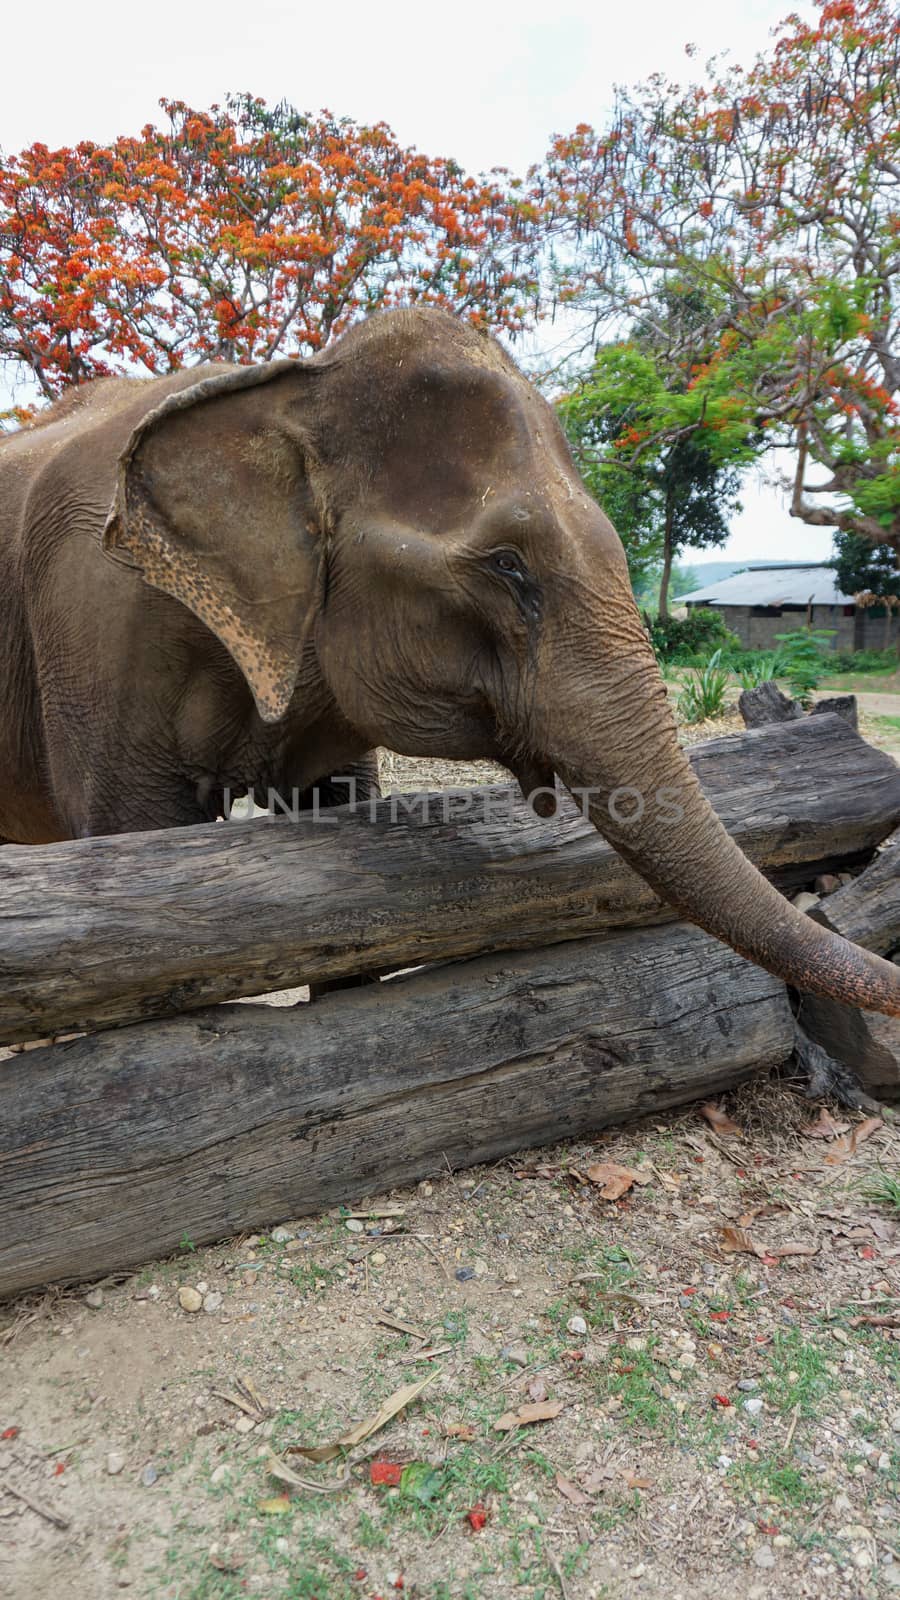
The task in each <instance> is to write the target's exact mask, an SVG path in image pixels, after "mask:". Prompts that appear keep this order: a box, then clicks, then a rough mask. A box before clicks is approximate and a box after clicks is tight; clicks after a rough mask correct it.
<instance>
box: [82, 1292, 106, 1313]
mask: <svg viewBox="0 0 900 1600" xmlns="http://www.w3.org/2000/svg"><path fill="white" fill-rule="evenodd" d="M84 1303H85V1305H86V1306H90V1308H91V1310H92V1311H99V1310H100V1307H101V1306H102V1304H103V1290H102V1289H89V1290H88V1292H87V1294H86V1295H85V1297H84Z"/></svg>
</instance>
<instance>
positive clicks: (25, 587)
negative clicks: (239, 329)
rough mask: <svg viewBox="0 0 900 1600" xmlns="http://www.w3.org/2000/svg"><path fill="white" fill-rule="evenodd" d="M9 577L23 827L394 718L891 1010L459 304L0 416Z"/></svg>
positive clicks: (125, 815) (729, 926) (164, 793)
mask: <svg viewBox="0 0 900 1600" xmlns="http://www.w3.org/2000/svg"><path fill="white" fill-rule="evenodd" d="M0 593H2V596H3V599H2V608H3V615H2V638H0V666H2V670H3V674H4V681H5V684H6V694H5V697H4V700H5V705H4V709H3V711H2V713H0V767H2V771H3V774H4V784H3V792H2V794H0V835H3V836H4V837H5V838H7V839H11V840H14V841H19V842H24V843H30V842H34V843H39V842H41V841H49V840H56V839H68V838H76V837H83V836H88V835H93V834H97V833H115V832H118V831H122V830H132V829H144V828H167V827H173V826H178V825H183V824H189V823H195V822H200V821H203V820H205V819H207V818H208V817H210V816H211V815H214V814H216V811H217V809H219V807H220V805H221V796H222V794H223V791H224V790H225V789H226V788H228V787H231V788H233V789H238V788H248V787H257V788H258V787H261V788H263V789H265V788H266V787H267V786H274V787H275V788H276V789H277V790H279V791H280V792H288V793H289V792H291V791H293V790H300V791H307V790H309V789H310V788H311V787H312V786H313V785H315V784H316V783H317V782H318V781H319V780H320V779H322V777H323V775H329V774H331V775H336V774H343V773H346V772H348V771H349V770H350V769H351V768H352V767H353V766H354V765H357V764H360V763H362V764H363V766H364V764H365V762H366V761H367V759H370V757H369V756H368V753H369V752H371V751H372V750H374V749H375V748H376V747H377V746H379V745H384V746H387V747H389V748H390V749H393V750H396V751H399V752H400V753H402V754H406V755H410V756H441V757H444V758H449V759H454V758H456V759H465V760H476V759H488V760H492V761H495V762H498V763H500V764H501V765H503V766H504V767H506V768H507V769H508V770H509V771H510V772H511V773H512V774H513V776H514V777H515V778H516V779H517V781H518V783H519V785H520V787H521V788H522V789H523V791H524V792H525V793H526V795H530V794H533V793H534V792H535V791H539V796H542V799H541V798H540V797H539V798H538V800H537V801H536V802H535V804H536V809H540V808H541V805H542V804H543V806H544V809H546V807H547V804H548V794H547V791H549V790H552V788H553V786H554V783H555V782H556V780H557V779H558V780H559V782H560V783H561V784H562V785H563V786H564V787H566V788H568V789H569V790H570V791H572V792H573V793H580V794H582V795H583V796H586V799H585V801H584V804H585V809H586V813H587V814H588V815H589V816H590V818H591V821H592V822H593V823H594V825H595V826H596V827H597V829H598V830H599V831H600V832H601V833H602V834H603V835H604V836H605V837H606V838H607V839H608V840H609V842H610V843H611V844H612V845H613V846H614V847H615V848H616V849H617V850H618V851H619V852H620V854H621V855H622V856H623V857H624V859H625V860H626V861H627V862H628V863H629V864H630V865H631V866H632V867H633V868H634V869H635V870H636V871H637V872H638V873H639V874H641V875H642V877H643V878H644V879H645V880H646V881H647V882H648V883H649V884H650V885H651V887H652V888H653V889H654V890H655V891H656V892H657V893H658V894H659V895H660V896H661V897H662V898H663V899H664V900H667V901H668V902H670V903H671V904H672V905H673V906H674V907H675V908H676V910H677V911H678V912H679V913H680V914H681V915H682V916H684V917H685V918H687V919H689V920H691V921H693V922H695V923H697V924H699V925H700V926H701V927H703V928H705V929H706V930H707V931H708V932H709V933H711V934H713V935H714V936H715V937H717V938H719V939H721V940H723V941H724V942H725V943H727V944H729V945H731V946H732V947H733V948H734V949H735V950H737V951H738V952H739V953H741V954H742V955H744V956H746V957H747V958H749V959H750V960H752V961H755V962H757V963H758V964H759V965H760V966H762V967H764V968H766V969H767V970H769V971H770V972H772V973H774V974H776V975H778V976H780V977H781V978H783V979H784V980H785V981H787V982H789V983H791V984H793V985H795V986H796V987H797V988H798V989H800V990H808V991H811V992H816V993H819V994H823V995H827V996H830V997H832V998H835V999H838V1000H841V1001H844V1002H847V1003H849V1004H856V1005H861V1006H864V1007H868V1008H870V1009H874V1010H880V1011H884V1012H887V1013H888V1014H890V1015H894V1016H896V1015H900V970H898V968H897V967H895V966H893V965H892V964H891V963H890V962H887V961H884V960H882V959H880V958H879V957H877V956H875V955H873V954H871V953H869V952H867V951H865V950H862V949H860V948H858V947H857V946H855V945H852V944H849V943H847V942H846V941H844V940H842V939H841V938H839V937H838V936H837V935H835V934H833V933H832V932H831V931H830V930H827V929H826V928H824V927H822V926H820V925H819V924H818V923H815V922H813V921H812V920H810V918H808V917H806V916H805V915H803V914H802V913H801V912H800V911H798V910H797V909H796V908H795V907H794V906H793V905H791V904H790V902H789V901H788V900H787V899H785V898H784V897H783V896H782V895H781V894H780V893H779V892H778V890H777V889H775V888H774V887H773V886H772V885H771V884H770V883H769V882H768V880H767V879H765V878H764V877H763V876H762V875H761V874H760V873H759V872H758V871H757V869H756V868H755V867H754V866H753V865H752V864H751V863H750V861H749V860H748V859H747V858H746V857H745V856H744V855H743V853H742V851H741V850H740V848H739V846H738V845H737V844H736V843H735V841H734V840H733V839H731V837H730V836H729V835H728V834H727V832H726V831H725V829H724V828H723V826H722V824H721V822H720V820H719V819H718V817H717V816H716V814H715V812H714V811H713V810H712V808H711V806H710V805H709V803H708V802H707V800H706V798H705V796H704V795H703V792H702V790H701V788H700V786H699V784H698V782H697V780H696V778H695V776H694V774H693V771H692V769H691V767H690V765H689V763H688V761H687V759H686V757H685V754H684V752H683V750H682V748H681V746H680V744H679V741H678V737H677V731H676V726H675V722H674V719H673V716H672V713H671V709H670V707H669V703H668V700H667V697H666V688H665V684H664V683H663V680H662V678H661V675H660V672H659V669H658V665H657V662H656V658H655V656H654V654H653V650H652V648H651V645H650V641H649V639H648V635H647V631H646V628H645V626H644V624H643V622H642V620H641V617H640V614H639V612H638V609H637V606H636V604H635V601H634V598H633V595H632V590H631V585H630V583H629V577H628V567H627V562H626V559H625V554H624V551H623V548H622V545H621V542H620V540H619V538H618V536H617V535H616V533H615V530H614V529H613V527H612V524H611V523H610V522H609V520H608V518H607V517H606V515H605V514H604V512H603V510H602V509H601V508H600V507H599V506H598V505H597V503H596V502H595V501H594V500H593V499H592V498H591V496H590V495H589V494H588V492H587V490H586V488H585V486H584V484H583V483H582V481H581V479H580V477H579V475H578V473H577V470H576V468H575V465H574V463H573V461H572V457H571V455H570V452H569V449H568V446H567V444H566V440H565V437H564V435H563V433H562V430H561V428H560V426H559V423H558V421H557V419H556V416H555V414H554V412H553V410H552V408H551V406H550V405H549V404H548V403H547V402H546V400H545V399H544V398H543V397H542V396H541V395H540V394H539V392H538V391H537V389H536V388H535V387H534V386H533V385H532V384H531V383H530V382H529V381H528V380H527V379H526V377H525V376H524V375H523V374H522V373H521V371H520V370H519V368H518V367H517V366H516V364H515V363H514V362H513V360H512V359H511V357H510V356H509V355H507V353H506V352H505V351H504V350H503V349H502V348H501V346H500V345H499V344H498V343H497V342H496V341H495V340H493V339H492V338H491V337H490V336H489V335H487V334H486V333H484V332H481V331H479V330H477V329H476V328H474V327H473V326H471V325H470V324H469V323H467V322H465V321H463V320H461V319H460V318H457V317H455V316H453V315H452V314H450V313H449V312H445V311H440V310H437V309H433V308H416V307H413V308H412V309H408V310H396V311H388V312H382V313H379V314H377V315H375V316H372V317H370V318H368V319H367V320H365V321H362V322H360V323H357V324H356V325H355V326H353V327H352V328H351V329H350V330H349V331H348V332H347V333H345V334H344V335H343V336H342V337H341V338H340V339H339V340H337V341H336V342H335V343H334V344H333V345H331V346H329V347H327V348H325V349H324V350H323V351H321V352H319V353H317V354H316V355H315V356H313V357H312V359H310V360H299V359H291V358H288V359H281V360H275V361H272V362H269V363H267V364H265V365H261V366H256V367H254V366H228V365H216V364H210V365H206V366H201V367H196V368H193V369H188V370H182V371H179V372H176V373H174V374H172V375H170V376H167V377H162V378H155V379H127V378H116V379H103V380H99V381H97V382H95V383H93V384H89V385H85V386H84V387H83V388H81V389H78V390H76V391H74V392H73V393H72V394H71V395H70V396H68V397H67V398H66V399H64V400H63V401H62V402H60V403H58V404H57V405H55V406H53V407H51V408H50V409H49V411H47V412H46V413H45V414H42V415H41V416H40V417H39V418H38V419H37V421H36V422H35V423H34V424H32V425H30V426H26V427H24V428H22V429H21V430H20V431H19V432H17V433H15V434H12V435H10V436H8V437H7V438H5V439H4V440H3V441H2V443H0ZM623 797H624V798H623ZM550 803H552V802H550Z"/></svg>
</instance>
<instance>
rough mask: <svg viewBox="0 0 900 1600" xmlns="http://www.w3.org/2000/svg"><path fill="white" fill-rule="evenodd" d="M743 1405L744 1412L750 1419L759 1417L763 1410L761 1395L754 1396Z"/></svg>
mask: <svg viewBox="0 0 900 1600" xmlns="http://www.w3.org/2000/svg"><path fill="white" fill-rule="evenodd" d="M743 1405H744V1410H745V1411H746V1412H747V1415H748V1416H750V1417H758V1416H759V1414H760V1412H761V1411H762V1408H763V1403H762V1400H761V1398H760V1396H759V1395H754V1396H753V1397H752V1399H750V1400H745V1401H744V1402H743Z"/></svg>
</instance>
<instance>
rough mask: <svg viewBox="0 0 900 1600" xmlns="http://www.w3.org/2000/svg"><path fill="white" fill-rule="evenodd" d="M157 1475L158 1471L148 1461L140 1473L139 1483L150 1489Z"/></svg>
mask: <svg viewBox="0 0 900 1600" xmlns="http://www.w3.org/2000/svg"><path fill="white" fill-rule="evenodd" d="M158 1477H159V1473H158V1472H157V1470H156V1468H155V1466H154V1465H153V1462H152V1461H148V1462H147V1465H146V1466H145V1468H144V1470H143V1472H142V1473H141V1483H142V1484H143V1485H144V1488H145V1489H152V1487H153V1485H154V1484H155V1482H156V1480H157V1478H158Z"/></svg>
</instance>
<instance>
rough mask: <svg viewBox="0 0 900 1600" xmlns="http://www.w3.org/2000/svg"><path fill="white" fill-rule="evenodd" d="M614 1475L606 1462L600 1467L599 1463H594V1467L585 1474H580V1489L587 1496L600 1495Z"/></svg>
mask: <svg viewBox="0 0 900 1600" xmlns="http://www.w3.org/2000/svg"><path fill="white" fill-rule="evenodd" d="M614 1475H615V1474H614V1471H613V1468H612V1467H611V1466H610V1464H609V1462H608V1461H606V1462H604V1463H603V1465H602V1466H601V1465H600V1464H599V1463H595V1464H594V1466H592V1467H589V1468H588V1470H587V1472H583V1473H582V1474H581V1483H582V1487H583V1488H584V1490H585V1492H586V1493H587V1494H591V1495H595V1494H602V1492H603V1490H604V1489H605V1488H606V1485H607V1484H608V1483H610V1482H611V1481H612V1479H613V1477H614Z"/></svg>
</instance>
